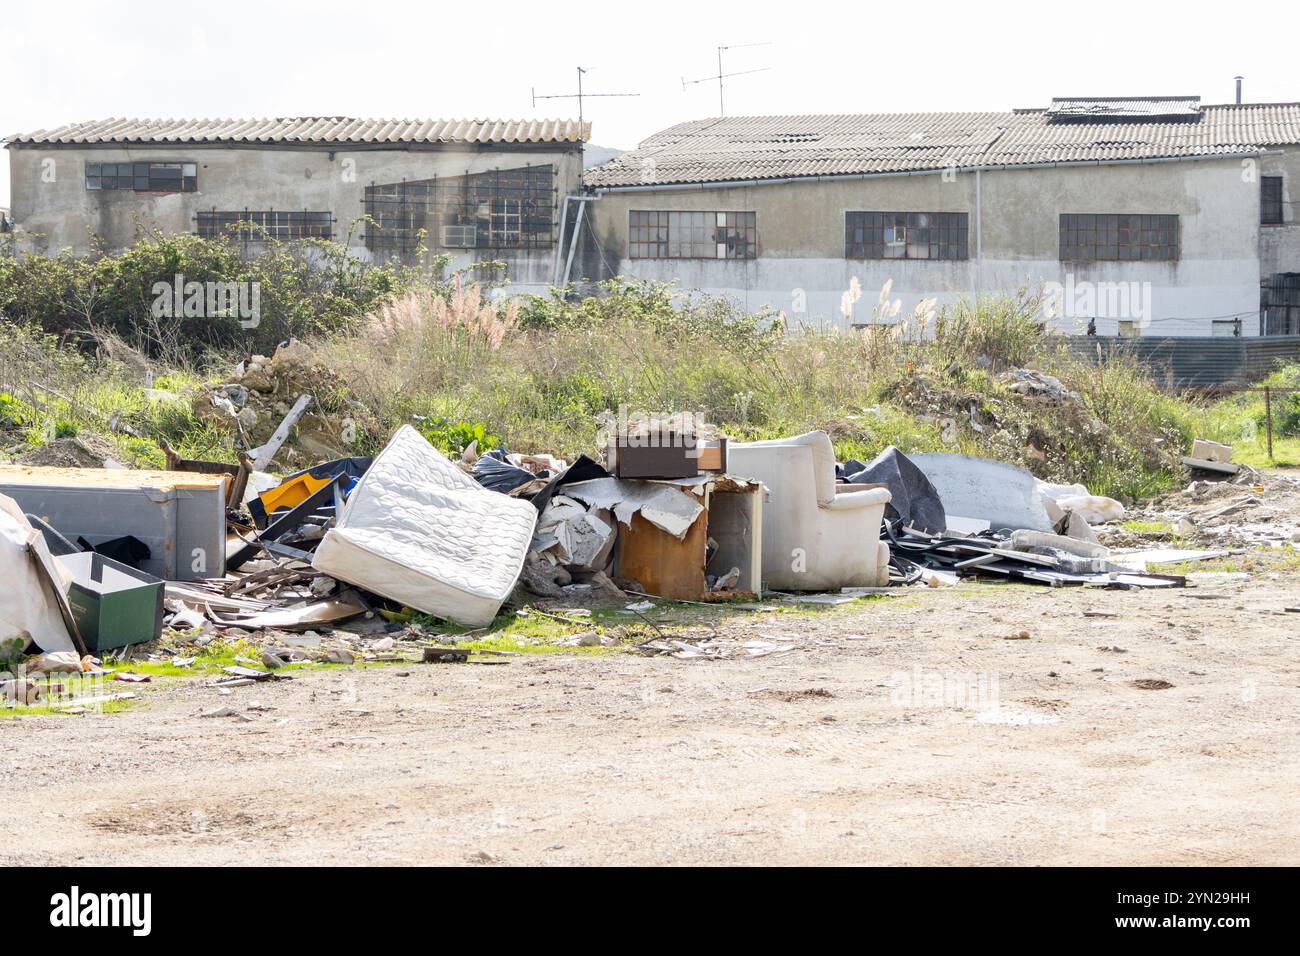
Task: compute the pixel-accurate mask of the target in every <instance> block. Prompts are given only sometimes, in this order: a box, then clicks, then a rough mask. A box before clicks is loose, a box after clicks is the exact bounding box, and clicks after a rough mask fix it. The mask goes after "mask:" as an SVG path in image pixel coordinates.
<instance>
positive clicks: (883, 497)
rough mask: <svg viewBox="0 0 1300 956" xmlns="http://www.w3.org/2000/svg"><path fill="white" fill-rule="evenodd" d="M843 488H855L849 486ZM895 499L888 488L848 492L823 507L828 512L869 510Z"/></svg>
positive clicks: (836, 496) (840, 494) (839, 494)
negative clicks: (871, 507)
mask: <svg viewBox="0 0 1300 956" xmlns="http://www.w3.org/2000/svg"><path fill="white" fill-rule="evenodd" d="M843 487H853V486H852V485H847V486H843ZM892 497H893V495H891V494H890V493H889V489H888V488H869V489H867V490H866V491H847V492H839V493H837V494H836V495H835V499H834V500H833V501H832V502H831V503H830V504H826V505H822V506H821V507H822V508H824V509H826V510H827V511H854V510H856V509H858V508H867V507H870V506H871V505H883V504H888V503H889V500H890V499H891V498H892Z"/></svg>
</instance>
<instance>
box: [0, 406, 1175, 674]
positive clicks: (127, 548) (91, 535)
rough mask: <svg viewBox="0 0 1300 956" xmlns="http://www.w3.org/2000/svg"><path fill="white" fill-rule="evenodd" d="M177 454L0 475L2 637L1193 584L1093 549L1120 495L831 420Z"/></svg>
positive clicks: (465, 623) (661, 425)
mask: <svg viewBox="0 0 1300 956" xmlns="http://www.w3.org/2000/svg"><path fill="white" fill-rule="evenodd" d="M224 400H227V401H231V399H230V398H229V396H224ZM300 404H301V405H302V406H303V407H306V405H307V403H296V402H295V403H294V405H293V407H294V408H298V407H299V405H300ZM235 414H239V412H238V410H235ZM275 440H276V436H275V434H274V433H273V434H272V436H271V438H270V439H268V441H270V442H274V441H275ZM165 451H166V452H167V463H168V469H167V470H163V471H144V470H134V469H125V468H120V467H115V468H101V469H93V468H41V467H31V466H19V465H8V466H0V544H2V545H3V548H4V563H5V565H6V571H7V578H8V580H9V581H11V582H13V586H8V587H6V589H5V597H4V598H3V599H2V600H0V640H5V641H10V642H12V641H14V640H17V641H19V642H20V643H21V644H22V645H23V648H24V649H26V648H29V647H30V645H35V646H36V647H38V648H40V649H42V650H45V651H64V652H75V653H78V654H81V655H93V654H96V653H100V652H103V651H107V650H112V649H114V648H120V647H124V646H126V645H130V644H135V643H141V642H147V641H150V640H153V639H154V638H157V637H158V636H159V634H160V633H161V632H162V630H163V628H164V627H171V628H182V627H196V626H203V627H208V628H215V629H216V630H218V631H221V630H229V631H233V632H238V633H243V632H250V631H255V630H259V629H268V628H269V629H276V630H277V631H288V632H293V631H304V630H312V629H318V628H326V627H333V626H338V625H342V624H344V623H345V622H356V621H358V620H360V621H363V622H364V621H373V620H379V621H384V620H387V621H393V620H410V619H411V615H412V614H414V613H415V612H419V613H422V614H424V615H428V616H430V617H433V618H438V619H442V620H445V621H448V622H452V623H454V624H456V625H459V626H461V627H465V628H482V627H485V626H487V625H489V624H490V623H491V622H492V621H493V620H494V618H495V617H496V615H497V614H498V613H499V611H500V609H501V607H502V605H503V604H504V603H505V602H506V601H507V600H509V599H510V598H511V595H512V594H513V593H514V592H515V590H516V588H524V589H526V590H527V591H528V592H531V593H532V594H533V595H539V596H542V597H547V598H553V599H560V600H563V601H564V602H565V603H566V604H569V605H577V604H582V603H583V602H584V600H588V599H589V600H600V599H620V600H627V599H629V595H630V596H632V599H635V598H639V597H643V596H646V595H650V596H656V597H661V598H666V599H672V600H681V601H717V600H720V599H730V598H737V599H741V600H750V601H752V600H756V599H758V598H759V597H761V596H762V595H763V593H764V592H765V591H788V592H823V591H839V590H841V589H858V590H862V589H875V588H883V587H889V586H906V585H926V586H938V585H943V584H951V583H955V582H956V581H958V580H959V579H960V578H962V577H967V576H979V577H984V578H991V579H1000V580H1013V581H1022V582H1032V583H1039V584H1046V585H1051V586H1082V587H1106V588H1134V587H1175V586H1179V585H1180V584H1182V583H1183V579H1182V578H1179V577H1177V576H1172V575H1162V574H1159V573H1154V572H1153V569H1150V568H1148V567H1147V562H1146V561H1145V560H1143V557H1142V554H1141V553H1136V554H1117V553H1112V552H1111V551H1110V550H1108V549H1107V548H1106V547H1105V546H1104V545H1102V544H1101V543H1099V542H1098V541H1097V538H1096V536H1095V534H1094V532H1093V525H1095V524H1100V523H1105V522H1115V521H1117V520H1118V519H1119V518H1120V517H1122V515H1123V508H1122V506H1121V505H1120V504H1119V503H1118V502H1116V501H1113V500H1111V499H1109V498H1100V497H1096V496H1093V495H1090V494H1089V493H1088V490H1087V489H1086V488H1084V487H1083V486H1081V485H1071V486H1062V485H1052V484H1048V483H1045V482H1041V481H1039V480H1037V479H1036V478H1034V477H1033V476H1032V475H1030V474H1029V473H1028V472H1025V471H1023V470H1020V469H1018V468H1014V467H1012V466H1009V465H1004V464H1000V463H998V462H994V461H989V460H985V459H978V458H971V457H967V456H962V455H951V454H924V455H915V456H912V457H910V458H909V457H908V456H905V455H903V454H902V453H901V452H899V451H898V450H897V449H895V448H888V449H886V450H885V451H884V452H882V453H881V454H880V455H879V456H878V457H877V458H875V459H874V460H873V461H871V462H861V461H849V462H837V461H836V460H835V457H834V453H833V449H832V445H831V440H830V438H829V437H828V436H827V435H826V434H825V433H824V432H811V433H808V434H805V435H798V436H793V437H790V438H784V439H779V440H775V441H763V442H751V443H734V442H729V441H728V440H727V438H726V437H725V436H719V435H716V434H714V433H713V432H712V431H708V430H701V429H697V428H695V427H694V426H692V425H690V424H689V422H687V421H686V420H683V419H681V418H673V419H662V420H653V419H647V420H640V421H638V422H636V423H634V424H633V425H632V426H630V427H623V428H621V429H620V430H619V431H617V432H616V433H613V434H611V436H610V437H609V442H608V445H607V446H606V447H604V448H602V449H601V450H600V451H599V452H597V453H595V454H594V455H593V456H592V457H587V456H585V455H584V456H581V457H580V458H579V459H578V460H577V461H574V462H572V463H569V462H566V461H562V460H560V459H557V458H554V457H552V456H549V455H518V454H510V453H508V452H507V451H505V450H504V449H485V450H479V449H477V448H476V447H473V446H471V447H470V448H468V449H466V450H465V452H464V453H463V454H461V455H460V456H458V457H455V458H448V457H447V456H445V455H443V454H441V453H440V452H439V451H438V450H437V449H435V448H434V447H433V446H432V445H431V444H430V443H429V442H428V441H427V440H426V439H425V438H424V437H423V436H422V435H421V434H420V432H419V431H417V430H416V429H415V428H413V427H412V426H410V425H404V426H402V427H400V428H398V429H397V431H396V432H395V433H394V434H393V435H392V436H391V437H390V438H389V440H388V443H387V444H386V446H385V447H384V448H383V450H382V451H381V452H380V453H379V454H378V455H376V456H374V457H373V459H372V458H369V457H366V458H359V457H351V458H347V457H344V458H335V459H330V460H327V461H323V462H319V463H316V464H313V465H311V466H310V467H308V468H305V469H301V470H298V471H294V472H292V473H290V474H287V475H281V476H275V475H272V474H270V473H269V471H267V470H266V469H267V468H269V461H270V460H271V459H272V458H274V450H271V451H270V452H269V457H268V453H267V449H266V446H265V445H264V446H262V447H260V448H258V449H254V451H256V452H258V454H257V455H256V456H250V455H244V456H241V461H240V464H239V465H228V464H223V463H214V462H204V461H187V460H184V459H182V458H180V457H179V456H177V455H176V454H175V453H174V452H172V451H171V450H170V449H165ZM1151 563H1152V564H1153V566H1154V564H1155V563H1156V562H1154V561H1153V562H1151Z"/></svg>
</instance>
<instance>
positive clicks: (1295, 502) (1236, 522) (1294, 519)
mask: <svg viewBox="0 0 1300 956" xmlns="http://www.w3.org/2000/svg"><path fill="white" fill-rule="evenodd" d="M1131 517H1132V519H1133V520H1134V521H1135V522H1141V523H1144V524H1146V525H1149V526H1151V527H1152V528H1158V529H1161V530H1155V531H1146V532H1143V533H1138V532H1133V531H1125V530H1123V529H1117V530H1116V531H1114V532H1112V533H1111V534H1110V535H1109V536H1108V538H1107V540H1108V541H1110V542H1112V543H1113V544H1115V545H1116V546H1122V545H1124V544H1129V545H1138V544H1142V543H1144V542H1145V541H1150V540H1152V539H1155V540H1159V541H1178V542H1180V544H1181V545H1182V546H1185V547H1200V548H1278V547H1289V546H1291V545H1297V544H1300V476H1295V475H1282V474H1261V473H1259V472H1257V471H1254V470H1251V469H1242V470H1241V471H1239V472H1238V473H1237V474H1236V475H1235V476H1233V477H1232V478H1229V479H1227V480H1224V479H1222V478H1210V479H1206V478H1197V479H1195V480H1193V481H1192V482H1191V483H1189V484H1188V485H1187V486H1186V487H1185V488H1183V489H1181V490H1179V491H1175V492H1171V493H1169V494H1166V495H1163V496H1162V497H1160V498H1157V499H1154V500H1153V501H1150V502H1148V503H1146V504H1144V505H1143V506H1142V507H1141V508H1139V509H1137V510H1135V511H1134V512H1133V514H1132V515H1131Z"/></svg>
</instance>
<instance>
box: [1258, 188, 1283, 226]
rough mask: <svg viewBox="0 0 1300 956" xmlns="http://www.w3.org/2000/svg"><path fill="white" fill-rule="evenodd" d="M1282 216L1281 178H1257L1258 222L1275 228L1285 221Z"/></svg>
mask: <svg viewBox="0 0 1300 956" xmlns="http://www.w3.org/2000/svg"><path fill="white" fill-rule="evenodd" d="M1285 218H1286V217H1285V216H1284V215H1283V214H1282V177H1281V176H1261V177H1259V221H1260V222H1261V223H1263V224H1264V225H1266V226H1276V225H1279V224H1281V223H1282V222H1284V221H1285Z"/></svg>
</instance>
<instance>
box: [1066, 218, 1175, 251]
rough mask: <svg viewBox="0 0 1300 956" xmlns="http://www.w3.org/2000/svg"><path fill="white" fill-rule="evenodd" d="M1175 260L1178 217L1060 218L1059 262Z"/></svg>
mask: <svg viewBox="0 0 1300 956" xmlns="http://www.w3.org/2000/svg"><path fill="white" fill-rule="evenodd" d="M1177 258H1178V217H1177V216H1151V215H1118V214H1094V213H1063V214H1062V215H1061V259H1062V260H1069V259H1073V260H1091V261H1097V262H1138V261H1159V262H1169V261H1173V260H1176V259H1177Z"/></svg>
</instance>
